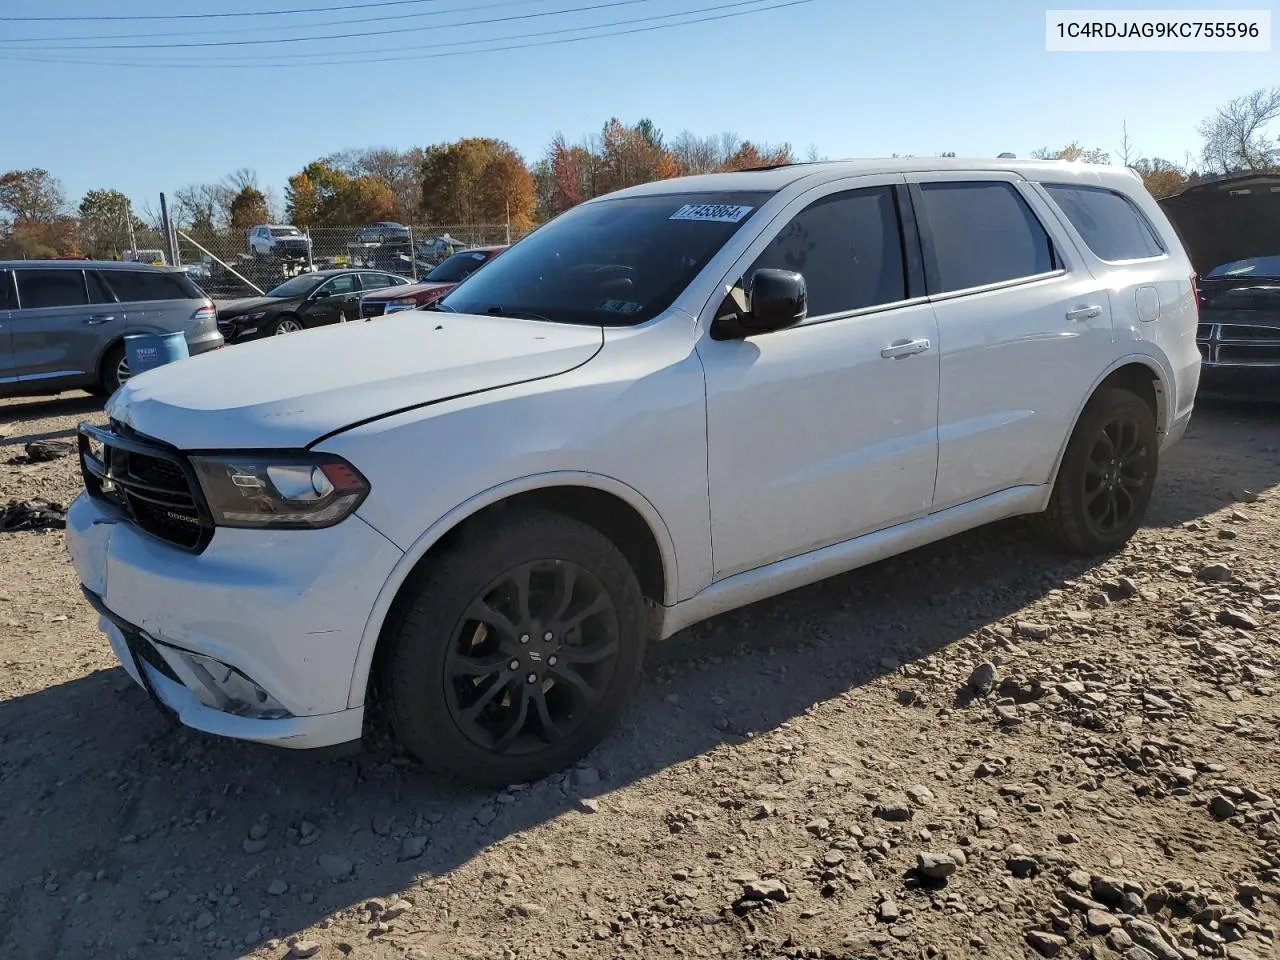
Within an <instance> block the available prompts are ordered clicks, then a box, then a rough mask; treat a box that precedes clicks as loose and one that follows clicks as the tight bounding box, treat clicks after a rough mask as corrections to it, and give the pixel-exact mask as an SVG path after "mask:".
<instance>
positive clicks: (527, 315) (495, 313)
mask: <svg viewBox="0 0 1280 960" xmlns="http://www.w3.org/2000/svg"><path fill="white" fill-rule="evenodd" d="M485 313H487V314H489V316H491V317H515V318H517V319H520V320H541V321H543V322H544V323H552V322H553V321H552V320H551V318H550V317H544V316H543V315H542V314H540V313H534V312H533V311H531V310H508V309H506V308H505V307H504V306H503V305H502V304H500V303H495V304H494V305H493V306H492V307H490V308H489V309H488V310H486V311H485Z"/></svg>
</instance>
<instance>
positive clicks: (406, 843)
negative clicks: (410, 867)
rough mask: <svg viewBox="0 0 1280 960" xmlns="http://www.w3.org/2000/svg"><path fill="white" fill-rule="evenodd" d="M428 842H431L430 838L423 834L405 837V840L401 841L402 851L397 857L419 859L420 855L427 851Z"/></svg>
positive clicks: (400, 858) (402, 859)
mask: <svg viewBox="0 0 1280 960" xmlns="http://www.w3.org/2000/svg"><path fill="white" fill-rule="evenodd" d="M428 843H430V840H428V839H427V838H426V837H422V836H411V837H405V838H404V840H403V841H401V843H400V853H399V854H398V855H397V857H396V859H397V860H401V861H404V860H417V859H418V858H419V857H420V856H422V854H423V853H425V852H426V849H427V844H428Z"/></svg>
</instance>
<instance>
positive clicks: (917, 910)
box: [0, 395, 1280, 960]
mask: <svg viewBox="0 0 1280 960" xmlns="http://www.w3.org/2000/svg"><path fill="white" fill-rule="evenodd" d="M0 410H2V411H3V414H4V415H3V416H2V417H0V433H2V434H7V438H5V439H3V440H0V506H3V505H4V504H5V503H6V502H7V501H9V500H14V499H16V500H30V499H32V498H37V497H39V498H44V499H47V500H52V501H57V502H61V503H63V504H65V503H66V502H68V501H69V500H70V499H71V498H72V497H73V496H74V495H75V493H76V491H77V490H78V487H79V478H78V474H77V470H76V466H75V461H74V458H71V457H68V458H63V459H56V460H54V461H52V462H45V463H30V464H28V463H23V462H21V461H22V459H23V457H24V452H23V451H24V444H25V443H27V442H28V441H31V440H35V439H41V438H50V437H51V438H52V439H55V440H56V439H66V438H68V437H70V436H71V435H72V434H71V430H72V428H73V425H74V423H75V421H76V420H77V419H79V418H82V417H85V416H89V417H93V418H99V419H100V418H101V412H100V410H99V408H97V407H96V406H95V405H94V404H93V402H92V401H91V400H89V399H88V398H83V397H82V398H79V399H77V398H75V397H73V396H69V395H68V396H64V397H63V398H60V399H58V400H56V401H41V402H34V401H9V402H3V403H0ZM1277 538H1280V420H1278V419H1277V417H1276V415H1275V413H1274V412H1263V413H1259V412H1256V411H1249V410H1244V409H1206V410H1202V411H1200V412H1199V413H1197V416H1196V419H1195V422H1194V423H1193V425H1192V429H1191V431H1190V433H1189V434H1188V437H1187V439H1186V440H1185V441H1184V442H1183V443H1182V444H1181V445H1179V446H1178V447H1177V448H1175V450H1174V451H1173V452H1172V453H1171V454H1170V455H1169V456H1168V457H1167V459H1166V461H1165V463H1164V464H1162V478H1161V481H1160V484H1159V486H1158V488H1157V492H1156V497H1155V501H1154V503H1153V507H1152V515H1151V518H1150V522H1149V524H1148V526H1147V527H1146V528H1145V529H1144V530H1143V531H1141V533H1140V534H1139V535H1138V537H1137V538H1136V539H1135V541H1134V542H1133V543H1132V544H1131V545H1130V547H1129V548H1128V549H1127V550H1125V551H1124V552H1123V553H1122V554H1120V555H1118V556H1115V557H1112V558H1109V559H1107V560H1106V561H1104V562H1101V563H1096V562H1084V561H1064V560H1063V559H1061V558H1060V557H1056V556H1054V555H1051V554H1048V553H1046V552H1044V551H1043V550H1041V549H1039V548H1037V547H1036V546H1035V545H1034V544H1033V543H1032V542H1031V541H1029V540H1028V539H1027V537H1026V535H1025V531H1024V529H1023V526H1022V524H1021V523H1017V522H1014V523H1008V524H1002V525H998V526H996V527H993V528H989V529H986V530H983V531H979V532H977V533H975V534H971V535H968V536H964V537H961V538H957V539H954V540H951V541H948V542H946V543H943V544H939V545H935V546H934V547H930V548H927V549H924V550H919V551H916V552H914V553H911V554H909V555H907V556H904V557H901V558H899V559H897V560H893V561H889V562H886V563H882V564H879V565H877V566H875V567H872V568H869V569H866V570H863V571H859V572H856V573H854V574H850V575H848V576H844V577H840V578H837V579H834V580H831V581H828V582H826V583H824V584H821V585H818V586H815V587H812V588H809V589H805V590H800V591H796V592H794V593H792V594H789V595H787V596H785V597H781V598H778V599H776V600H773V601H769V602H765V603H761V604H757V605H756V606H753V607H751V608H749V609H747V610H743V611H739V612H737V613H734V614H731V615H728V616H724V617H720V618H718V619H716V620H714V621H711V622H709V623H706V624H703V625H702V626H700V627H697V628H695V629H693V630H690V631H687V632H685V633H683V634H681V635H679V636H677V637H675V638H673V639H672V640H671V641H670V642H668V643H665V644H661V645H659V646H658V647H657V648H656V649H655V650H654V652H653V656H652V658H651V663H650V665H649V669H648V680H647V683H646V686H645V688H644V690H643V692H642V695H641V697H640V699H639V702H638V703H637V705H636V707H635V709H634V710H633V711H632V712H631V713H630V715H629V718H628V721H627V723H626V725H625V726H624V728H623V729H622V730H621V731H619V732H618V733H617V734H616V735H615V736H613V737H611V738H610V739H609V740H608V741H607V742H606V743H605V744H603V745H602V746H601V747H600V748H598V749H597V750H596V751H595V752H594V753H593V754H592V755H591V757H590V758H589V759H588V761H587V762H586V763H585V764H583V765H581V766H580V767H578V768H576V769H575V770H573V771H571V772H570V773H568V774H566V775H562V776H557V777H553V778H551V779H549V780H546V781H543V782H541V783H537V784H532V785H529V786H527V787H523V788H520V789H509V790H505V791H503V792H500V793H497V794H494V793H482V792H477V791H471V790H463V789H460V788H457V787H453V786H450V785H447V784H445V783H442V782H439V781H437V780H435V779H433V778H431V777H429V776H427V775H425V774H424V773H422V772H421V771H420V770H419V768H418V767H417V765H416V764H415V763H414V762H413V761H412V760H411V759H410V758H408V757H405V756H403V755H401V754H400V753H398V752H397V751H396V749H395V748H394V746H393V745H392V744H390V743H389V742H388V741H387V739H386V737H385V736H384V735H382V734H381V733H380V732H378V731H379V729H380V728H379V726H378V723H377V721H376V720H374V721H373V726H374V732H373V735H372V737H371V742H370V743H369V745H368V747H367V749H366V751H365V752H364V753H363V754H361V755H359V756H357V757H354V758H348V759H343V760H320V759H315V758H311V757H308V756H306V755H305V754H303V755H299V754H293V753H287V752H278V751H272V750H269V749H266V748H260V747H253V746H249V745H245V744H237V743H230V742H223V741H218V740H214V739H211V738H208V737H204V736H202V735H199V734H195V733H188V732H183V731H181V730H170V729H168V728H167V727H166V726H165V725H164V722H163V720H162V719H161V717H160V716H159V714H158V713H157V712H156V711H155V710H154V709H153V708H152V706H151V705H150V704H149V703H148V702H147V700H146V698H145V695H144V694H143V693H142V692H141V691H140V690H138V689H136V688H135V687H134V686H133V685H132V684H131V683H130V682H129V681H128V680H127V678H126V677H125V675H124V673H123V671H122V670H121V669H120V668H119V667H118V666H116V664H115V662H114V660H113V658H112V655H111V653H110V650H109V648H108V647H107V644H106V642H105V640H104V639H102V638H101V637H100V636H99V634H98V633H97V630H96V625H95V617H94V616H93V615H92V614H91V612H90V610H89V608H88V607H87V606H86V605H85V604H84V603H83V602H82V600H81V599H80V596H79V591H78V588H77V583H76V580H75V576H74V573H73V571H72V568H71V566H70V563H69V561H68V560H67V558H66V554H65V550H64V545H63V534H62V532H61V531H59V530H53V531H49V532H45V533H38V532H29V531H18V532H8V533H0V625H2V626H3V627H4V630H3V631H0V634H2V635H0V786H2V789H0V796H2V797H3V802H2V803H0V954H2V955H4V956H14V957H27V958H45V957H48V958H54V957H67V956H94V957H128V958H133V957H215V958H221V957H233V956H253V957H264V958H265V957H285V956H299V957H302V956H313V955H314V956H319V957H331V958H336V957H340V956H343V955H346V956H350V957H358V958H360V957H365V958H390V957H410V958H416V960H425V958H504V960H505V958H515V957H520V958H524V957H582V958H591V957H612V956H637V957H645V958H648V957H691V956H692V957H733V958H738V957H762V958H773V957H812V958H828V957H863V956H869V957H874V956H884V957H890V956H892V957H943V956H945V957H948V958H956V957H971V956H972V957H1022V956H1031V957H1037V956H1041V955H1044V956H1061V957H1079V956H1083V957H1125V958H1129V960H1147V958H1152V957H1154V958H1157V960H1177V958H1182V957H1195V956H1226V957H1233V958H1249V957H1258V958H1261V957H1269V956H1278V955H1280V947H1278V946H1277V937H1278V935H1280V810H1278V808H1277V799H1280V746H1278V742H1280V737H1278V736H1277V733H1278V732H1280V731H1278V730H1277V727H1278V725H1280V724H1278V721H1280V700H1278V699H1277V697H1276V696H1275V692H1276V680H1275V674H1276V671H1277V669H1280V558H1278V555H1277V551H1276V541H1277Z"/></svg>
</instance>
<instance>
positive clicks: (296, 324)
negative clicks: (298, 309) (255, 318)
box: [266, 314, 307, 337]
mask: <svg viewBox="0 0 1280 960" xmlns="http://www.w3.org/2000/svg"><path fill="white" fill-rule="evenodd" d="M305 329H307V328H306V324H304V323H303V322H302V321H301V320H299V319H298V318H297V317H295V316H294V315H293V314H285V315H284V316H283V317H277V318H276V319H275V320H272V321H271V325H270V326H269V327H268V328H267V331H266V334H267V336H269V337H282V336H285V335H287V334H290V333H301V332H302V331H303V330H305Z"/></svg>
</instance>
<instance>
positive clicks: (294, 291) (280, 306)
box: [217, 270, 413, 343]
mask: <svg viewBox="0 0 1280 960" xmlns="http://www.w3.org/2000/svg"><path fill="white" fill-rule="evenodd" d="M412 282H413V281H411V280H409V278H407V277H400V276H396V275H395V274H392V273H383V272H381V271H377V270H317V271H315V272H313V273H303V274H300V275H298V276H296V277H293V278H291V279H289V280H286V281H285V282H284V283H282V284H280V286H278V287H276V288H275V289H273V290H270V291H268V292H267V295H266V296H265V297H251V298H249V299H247V300H232V301H222V302H220V303H218V304H217V307H218V331H219V332H220V333H221V334H222V336H223V338H224V339H225V340H226V341H227V343H241V342H243V341H245V340H255V339H257V338H259V337H272V336H278V335H280V334H285V333H297V332H298V331H300V330H305V329H307V328H308V327H318V326H322V325H324V324H328V323H346V322H347V321H348V320H358V319H359V318H360V294H361V293H362V292H369V291H373V290H383V289H385V288H387V287H398V286H404V285H406V284H409V283H412Z"/></svg>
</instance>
